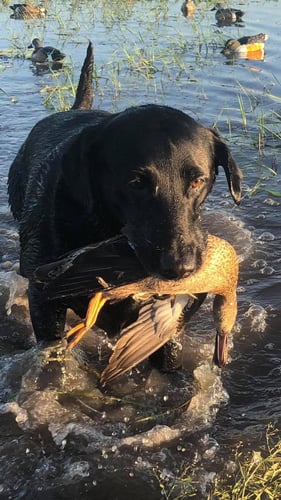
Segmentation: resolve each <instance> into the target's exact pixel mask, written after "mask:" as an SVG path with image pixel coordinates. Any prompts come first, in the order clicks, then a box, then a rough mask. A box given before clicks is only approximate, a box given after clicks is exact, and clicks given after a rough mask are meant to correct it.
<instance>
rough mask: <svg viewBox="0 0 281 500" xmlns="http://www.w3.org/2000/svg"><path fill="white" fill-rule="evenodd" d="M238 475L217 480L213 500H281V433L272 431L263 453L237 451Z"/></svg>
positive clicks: (270, 429) (268, 431) (269, 433)
mask: <svg viewBox="0 0 281 500" xmlns="http://www.w3.org/2000/svg"><path fill="white" fill-rule="evenodd" d="M235 463H236V473H235V475H234V476H233V477H228V478H227V479H226V480H225V479H224V478H221V479H218V480H217V481H216V485H215V489H214V491H213V493H212V495H211V496H210V497H209V498H210V500H211V499H213V500H215V499H217V500H277V499H279V498H281V440H280V433H278V432H277V431H276V430H273V429H272V428H269V429H268V430H267V433H266V443H265V447H264V449H263V450H262V451H260V450H258V451H252V452H251V453H250V454H248V455H245V454H243V453H242V452H241V451H239V450H238V451H237V453H236V456H235Z"/></svg>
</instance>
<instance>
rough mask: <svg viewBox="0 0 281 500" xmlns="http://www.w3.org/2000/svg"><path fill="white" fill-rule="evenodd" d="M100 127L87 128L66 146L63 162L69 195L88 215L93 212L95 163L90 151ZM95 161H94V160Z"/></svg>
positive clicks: (63, 171)
mask: <svg viewBox="0 0 281 500" xmlns="http://www.w3.org/2000/svg"><path fill="white" fill-rule="evenodd" d="M98 131H99V126H92V127H87V128H86V129H84V130H83V131H82V132H80V134H78V135H77V136H76V137H75V138H73V137H72V138H71V139H70V140H69V141H67V142H66V143H65V144H64V151H63V156H62V160H61V168H62V177H63V180H64V183H65V185H66V187H67V190H68V193H69V195H70V196H71V197H72V198H73V199H74V200H75V201H77V202H78V203H79V204H80V205H83V206H84V207H85V209H86V210H87V212H88V213H90V212H91V211H92V210H93V203H94V200H93V186H92V184H93V183H92V178H93V175H94V174H93V172H91V170H93V167H94V166H93V165H92V163H93V161H92V162H91V164H90V161H89V149H90V147H91V149H92V148H93V143H94V140H95V137H96V136H97V135H98ZM93 160H94V159H93Z"/></svg>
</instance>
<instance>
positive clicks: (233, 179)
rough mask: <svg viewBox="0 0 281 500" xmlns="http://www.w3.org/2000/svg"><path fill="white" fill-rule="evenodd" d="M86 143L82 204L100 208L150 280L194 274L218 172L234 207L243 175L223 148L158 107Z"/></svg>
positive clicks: (214, 137)
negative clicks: (206, 202)
mask: <svg viewBox="0 0 281 500" xmlns="http://www.w3.org/2000/svg"><path fill="white" fill-rule="evenodd" d="M90 135H91V134H89V132H88V133H87V139H86V142H87V146H85V144H84V150H85V151H86V154H85V156H86V158H87V160H86V161H85V157H84V163H83V164H82V162H81V167H80V168H81V169H82V172H83V175H84V177H83V188H81V190H80V193H81V200H80V201H81V202H83V203H86V200H91V198H92V197H94V198H95V200H94V203H96V201H97V199H99V200H100V206H101V207H102V210H103V216H104V217H105V219H106V220H107V219H108V216H109V217H110V218H111V222H112V221H115V227H117V226H118V225H119V230H121V228H123V232H124V233H125V234H126V236H127V237H128V240H129V243H130V244H131V246H132V247H133V248H134V250H135V252H136V254H137V256H138V258H139V259H140V261H141V262H142V264H143V265H144V267H145V268H146V269H147V271H148V272H150V273H154V274H159V275H161V276H164V277H167V278H177V277H181V276H183V275H186V274H188V273H190V272H192V271H194V270H196V269H197V268H198V267H199V266H200V264H201V256H202V251H203V250H204V248H205V245H206V235H205V233H204V231H203V229H202V227H201V222H200V210H201V206H202V204H203V202H204V200H205V198H206V197H207V195H208V193H209V192H210V191H211V189H212V186H213V183H214V181H215V178H216V175H217V173H218V167H219V166H220V165H221V166H222V167H223V168H224V170H225V173H226V178H227V182H228V186H229V190H230V192H231V195H232V197H233V199H234V201H235V202H236V203H239V201H240V198H241V177H242V176H241V172H240V169H239V168H238V166H237V165H236V163H235V161H234V159H233V158H232V156H231V154H230V151H229V149H228V147H227V146H226V144H225V143H224V142H223V141H222V139H221V138H220V137H219V136H218V134H217V133H215V132H214V131H213V130H211V129H208V128H205V127H203V126H201V125H200V124H198V123H197V122H196V121H194V120H193V119H192V118H190V117H189V116H188V115H186V114H184V113H182V112H180V111H177V110H175V109H173V108H169V107H165V106H157V105H148V106H140V107H136V108H130V109H129V110H126V111H124V112H123V113H119V114H117V115H112V116H111V118H110V119H108V120H107V122H106V124H103V125H102V126H101V127H100V128H99V130H98V131H96V132H95V134H94V135H95V137H94V140H90V142H91V144H88V142H89V137H90ZM68 170H69V167H68ZM74 182H75V181H74ZM77 182H79V181H78V180H77ZM74 185H75V184H74ZM76 188H77V191H76V196H78V197H79V196H80V195H79V186H78V184H76ZM85 189H86V191H87V193H85ZM96 208H97V207H96ZM101 216H102V213H101Z"/></svg>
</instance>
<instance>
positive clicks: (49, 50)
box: [44, 46, 65, 61]
mask: <svg viewBox="0 0 281 500" xmlns="http://www.w3.org/2000/svg"><path fill="white" fill-rule="evenodd" d="M44 52H45V53H46V54H47V55H48V56H51V57H52V59H53V61H61V60H62V59H64V58H65V54H64V53H63V52H61V51H60V50H59V49H56V48H55V47H51V46H47V47H44Z"/></svg>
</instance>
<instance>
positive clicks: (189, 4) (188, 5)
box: [181, 0, 196, 17]
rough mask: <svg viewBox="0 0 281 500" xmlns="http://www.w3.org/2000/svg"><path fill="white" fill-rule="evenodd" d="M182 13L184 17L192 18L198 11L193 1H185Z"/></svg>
mask: <svg viewBox="0 0 281 500" xmlns="http://www.w3.org/2000/svg"><path fill="white" fill-rule="evenodd" d="M181 11H182V14H183V16H184V17H192V16H193V14H194V13H195V11H196V6H195V4H194V2H193V0H185V1H184V2H183V4H182V6H181Z"/></svg>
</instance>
